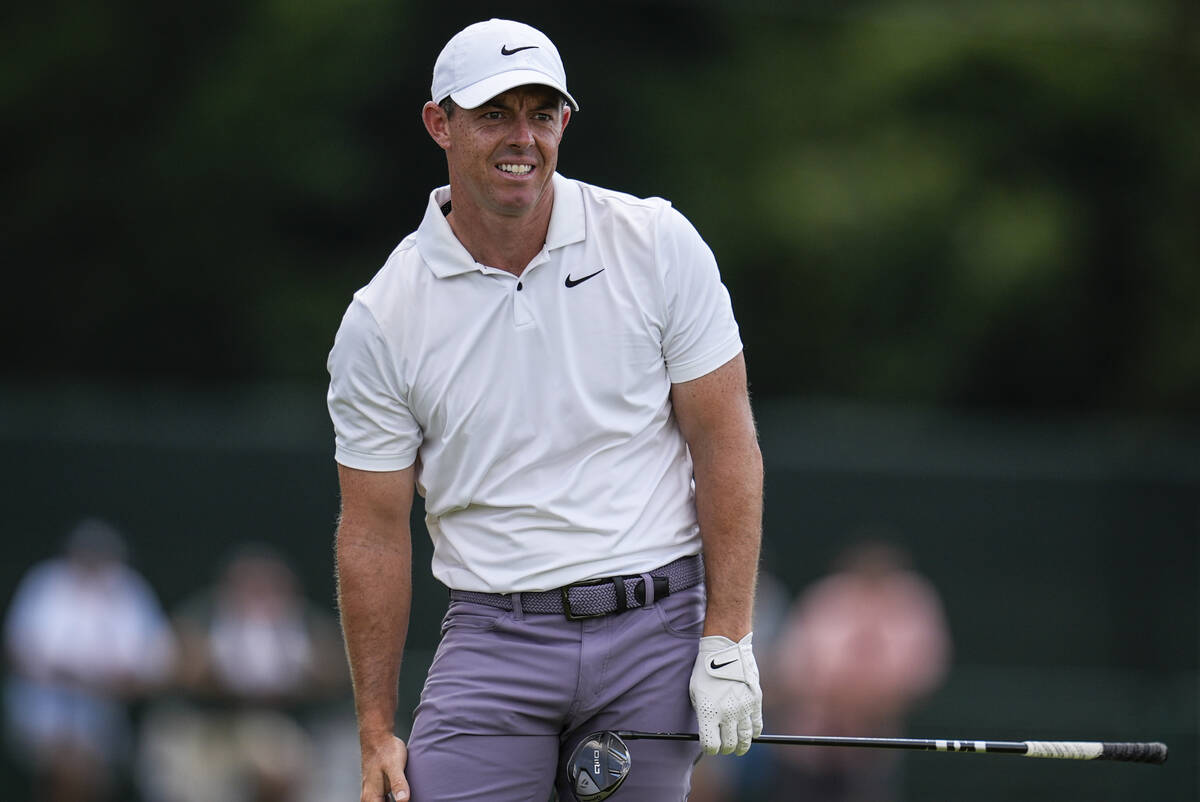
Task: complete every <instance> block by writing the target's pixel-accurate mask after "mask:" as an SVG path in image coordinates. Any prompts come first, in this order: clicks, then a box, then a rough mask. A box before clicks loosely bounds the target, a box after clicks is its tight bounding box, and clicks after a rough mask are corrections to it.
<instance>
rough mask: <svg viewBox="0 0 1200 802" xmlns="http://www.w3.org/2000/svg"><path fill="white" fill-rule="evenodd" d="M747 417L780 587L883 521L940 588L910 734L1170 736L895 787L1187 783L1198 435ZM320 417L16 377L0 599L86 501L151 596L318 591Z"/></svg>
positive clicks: (994, 760) (323, 580)
mask: <svg viewBox="0 0 1200 802" xmlns="http://www.w3.org/2000/svg"><path fill="white" fill-rule="evenodd" d="M758 414H759V419H760V428H761V435H762V441H763V448H764V453H765V458H766V462H767V470H768V479H767V507H766V510H767V512H766V548H767V553H768V556H769V566H770V568H771V570H772V572H773V573H774V574H775V575H776V576H777V577H778V578H779V579H780V580H781V581H782V583H783V584H784V585H785V586H786V587H787V588H788V589H789V590H791V591H793V592H795V591H798V590H800V589H802V588H803V587H804V586H805V585H806V584H807V583H808V582H810V581H812V580H813V579H815V578H817V577H818V576H820V575H821V574H822V573H823V572H824V571H825V570H826V569H827V567H828V565H829V561H830V560H831V558H832V557H833V556H834V555H835V554H836V552H837V551H838V550H839V549H840V548H841V547H842V546H843V545H845V544H847V543H848V542H849V541H850V540H851V539H852V538H854V537H855V536H856V535H857V534H858V533H860V532H861V530H862V529H863V528H864V527H884V528H886V529H887V530H888V531H890V532H891V533H893V535H894V537H896V539H898V540H899V541H900V542H902V543H903V544H904V545H905V546H907V547H908V549H909V550H910V551H911V553H912V554H913V556H914V560H915V563H916V565H917V567H918V568H919V569H920V570H921V571H922V572H923V573H925V574H926V575H927V576H928V577H929V578H930V579H931V580H932V581H933V583H934V584H935V585H936V586H937V588H938V590H939V591H940V592H941V594H942V596H943V600H944V602H945V605H946V609H947V612H948V616H949V621H950V626H951V630H952V635H953V640H954V664H953V668H952V670H951V673H950V676H949V679H948V681H947V683H946V684H945V685H944V686H943V688H942V689H941V690H940V691H939V692H938V693H937V694H936V695H935V696H934V697H933V698H932V699H931V700H930V701H929V703H928V704H926V705H925V706H924V707H923V708H922V709H921V710H920V711H919V713H918V714H917V715H916V716H915V717H914V719H913V720H912V721H911V723H910V727H909V731H910V734H912V735H915V736H928V737H950V738H996V739H1027V738H1029V739H1045V740H1052V739H1106V740H1164V741H1167V742H1168V743H1169V744H1170V746H1171V747H1172V755H1171V760H1170V762H1169V763H1168V764H1167V765H1166V766H1164V767H1146V766H1133V765H1120V764H1117V765H1107V764H1105V765H1100V764H1078V763H1074V762H1064V761H1029V760H1025V761H1021V760H1016V759H1013V758H1005V757H979V756H957V755H932V754H931V755H925V754H916V755H908V756H905V757H904V758H903V760H904V769H905V771H904V775H905V782H906V787H907V789H908V798H910V799H913V800H917V799H950V798H957V799H973V800H1012V799H1022V800H1062V799H1088V800H1124V799H1155V800H1168V799H1170V800H1185V799H1194V798H1196V791H1197V760H1196V752H1197V748H1198V742H1197V710H1198V700H1197V678H1198V676H1200V674H1198V672H1197V641H1198V637H1200V622H1198V614H1197V602H1198V599H1197V576H1198V571H1200V554H1198V549H1197V530H1198V528H1200V433H1198V432H1197V431H1196V430H1194V429H1192V430H1187V429H1180V428H1178V427H1174V428H1173V427H1167V426H1163V425H1151V424H1141V423H1137V422H1130V421H1088V422H1084V421H1073V420H1063V421H1059V422H1045V421H1042V422H1037V423H1033V422H1028V421H1024V422H1022V421H1015V420H994V419H981V418H971V419H960V418H954V417H950V416H947V415H945V414H935V413H922V412H897V411H895V410H879V409H860V408H848V407H844V406H835V405H828V406H826V405H816V404H801V403H780V402H768V403H762V404H760V405H759V407H758ZM327 430H328V426H327V423H326V419H325V415H324V407H323V390H322V388H320V387H316V388H312V389H311V390H305V391H299V390H295V389H254V390H236V391H230V392H229V393H227V394H219V393H212V392H206V393H204V394H190V393H152V394H147V393H106V392H101V391H98V390H95V389H94V388H91V389H71V388H57V389H54V390H38V391H23V390H18V389H15V388H9V390H8V391H7V392H5V393H4V394H3V398H2V400H0V459H2V464H3V466H4V468H3V470H4V474H3V482H0V503H2V504H3V509H4V511H5V518H4V520H5V523H4V527H5V537H4V538H3V546H2V548H3V560H2V561H0V594H2V599H0V600H2V601H3V602H4V603H5V604H7V600H8V598H9V596H10V595H11V592H12V589H13V587H14V586H15V583H16V581H17V580H18V579H19V577H20V576H21V574H22V573H23V572H24V571H25V569H26V568H27V567H28V566H29V565H30V564H31V563H32V562H34V561H35V560H38V559H42V558H45V557H47V556H50V555H51V554H53V553H54V552H55V551H56V550H57V547H58V545H59V542H60V541H61V538H62V537H63V535H65V533H66V532H67V530H68V528H69V527H70V526H71V524H72V523H73V522H74V521H75V520H77V519H78V518H79V517H81V516H83V515H100V516H103V517H106V518H108V519H110V520H111V521H113V522H114V523H116V524H117V525H119V526H120V527H121V528H122V529H123V530H124V531H125V532H126V534H127V535H128V537H129V539H130V542H131V547H132V548H131V552H132V559H133V562H134V564H135V565H136V566H137V567H138V568H140V569H141V570H142V571H143V572H144V573H145V574H146V575H147V576H148V577H149V578H150V580H151V581H152V582H153V584H154V585H155V587H156V589H157V590H158V592H159V594H160V596H161V597H162V599H163V601H164V603H165V604H166V605H167V606H168V607H170V606H172V605H173V604H175V603H177V602H179V601H180V600H182V599H183V598H184V597H186V596H188V595H190V594H191V593H193V592H195V591H196V590H197V589H199V588H200V587H201V586H203V585H205V584H207V583H208V581H209V580H210V579H211V578H212V576H213V574H214V572H215V571H216V569H217V567H218V565H219V564H220V561H221V560H222V559H223V557H224V556H225V555H226V553H227V552H228V550H229V549H230V548H231V547H233V546H234V545H235V544H238V543H241V542H244V541H247V540H256V541H265V542H268V543H271V544H274V545H276V546H278V547H280V548H281V549H283V550H285V551H286V552H287V554H289V555H290V556H291V558H292V559H293V560H294V562H295V565H296V567H297V568H298V570H299V572H300V575H301V577H302V580H303V582H304V586H305V590H306V592H307V594H308V595H309V596H311V597H312V598H314V599H315V600H317V601H318V602H321V603H325V604H327V605H329V606H330V608H332V605H333V580H332V559H331V548H332V533H333V529H334V521H335V516H336V513H337V487H336V473H335V469H334V466H333V462H332V458H331V451H332V449H331V444H330V438H329V435H328V431H327ZM417 514H418V515H419V511H418V513H417ZM429 554H430V549H429V547H428V544H427V542H426V539H425V537H424V535H423V530H422V529H421V528H420V527H418V528H417V537H416V565H417V577H416V597H415V602H414V607H415V610H416V613H415V618H414V624H413V627H412V631H411V638H410V651H409V658H408V665H409V668H410V670H409V671H408V672H406V674H405V676H404V680H403V685H404V695H405V697H406V704H407V705H409V706H411V703H412V702H414V701H415V695H416V693H417V691H418V690H419V684H420V679H421V673H422V669H423V667H424V664H425V663H426V662H427V661H428V659H429V655H430V650H431V649H432V648H433V647H434V645H435V644H436V637H437V622H438V620H439V618H440V614H441V610H442V608H443V606H444V603H445V594H444V590H443V589H441V588H440V586H439V585H437V583H436V582H435V581H433V580H432V579H431V578H430V577H429V575H428V570H427V568H426V566H427V565H428V559H429ZM6 774H7V775H8V776H9V777H14V776H18V775H16V774H15V768H14V767H13V766H11V765H10V764H6ZM13 782H16V780H13Z"/></svg>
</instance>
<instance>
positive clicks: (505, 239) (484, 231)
mask: <svg viewBox="0 0 1200 802" xmlns="http://www.w3.org/2000/svg"><path fill="white" fill-rule="evenodd" d="M460 199H462V202H460ZM450 200H451V204H452V205H451V209H450V214H449V215H447V216H446V221H447V222H448V223H449V224H450V230H452V231H453V232H454V236H456V237H457V238H458V241H459V242H461V243H462V245H463V247H464V248H466V249H467V253H469V254H471V258H472V259H474V260H475V261H476V262H478V263H480V264H482V265H487V266H488V267H495V268H499V269H500V270H505V271H507V272H509V273H512V274H513V275H514V276H519V275H521V273H523V272H524V271H525V267H526V265H528V264H529V263H530V262H531V261H533V257H535V256H537V255H538V253H540V252H541V250H542V246H543V245H545V244H546V232H547V231H549V229H550V212H551V211H552V210H553V208H554V187H553V185H551V186H549V187H547V188H546V192H545V193H544V194H543V195H542V197H541V198H539V199H538V202H537V204H536V205H535V206H534V207H533V208H532V209H529V210H528V211H527V212H525V213H524V214H520V215H502V214H497V213H495V212H492V211H489V210H487V209H484V208H482V207H480V206H479V205H477V204H474V203H471V202H470V197H469V195H468V194H467V193H465V192H462V193H456V192H455V191H454V186H453V182H451V187H450Z"/></svg>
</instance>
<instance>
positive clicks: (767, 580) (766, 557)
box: [688, 543, 792, 802]
mask: <svg viewBox="0 0 1200 802" xmlns="http://www.w3.org/2000/svg"><path fill="white" fill-rule="evenodd" d="M772 557H773V555H772V553H771V547H770V544H769V543H764V544H763V555H762V565H763V566H766V565H770V564H771V560H772ZM791 600H792V597H791V593H790V591H788V589H787V586H786V585H784V583H783V581H782V580H781V579H779V577H777V576H775V574H773V573H772V572H771V571H769V570H768V569H766V568H764V567H761V566H760V568H759V571H758V582H757V586H756V588H755V593H754V613H753V619H752V620H753V626H752V629H753V630H754V657H755V659H756V660H757V661H758V665H759V669H760V671H761V673H762V686H763V688H764V694H765V695H764V698H763V705H764V707H763V718H764V726H765V727H766V729H765V732H781V730H779V729H776V728H774V727H775V720H774V718H773V717H772V716H771V714H770V710H771V708H770V705H771V699H770V698H769V697H770V694H769V693H768V692H766V689H767V687H768V686H769V684H770V681H771V671H772V670H774V666H775V665H776V663H777V661H776V660H775V651H776V648H777V646H778V642H779V634H780V629H781V628H782V627H783V625H784V621H785V620H786V618H787V613H788V608H789V606H790V605H791ZM768 750H769V747H751V749H750V751H749V752H747V753H746V754H744V755H742V756H740V757H736V756H734V755H704V756H702V757H701V758H700V762H699V763H697V764H696V768H695V769H694V770H693V771H692V789H691V793H690V794H689V795H688V802H745V800H749V799H758V798H759V797H761V795H762V792H763V786H764V783H766V782H769V781H770V766H771V759H772V756H771V754H770V752H769V751H768Z"/></svg>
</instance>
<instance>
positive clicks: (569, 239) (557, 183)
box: [417, 173, 587, 278]
mask: <svg viewBox="0 0 1200 802" xmlns="http://www.w3.org/2000/svg"><path fill="white" fill-rule="evenodd" d="M551 180H552V181H553V182H554V208H553V209H551V210H550V227H549V228H548V229H547V231H546V250H548V251H549V250H553V249H554V248H561V247H563V246H565V245H571V244H573V243H576V242H582V241H583V239H584V237H585V235H586V233H587V225H586V221H585V218H584V213H583V189H581V188H580V186H579V184H578V183H577V182H575V181H572V180H571V179H569V178H564V177H563V176H562V175H560V174H558V173H555V174H554V176H553V178H552V179H551ZM449 200H450V187H449V186H444V187H438V188H437V189H435V190H434V191H433V192H431V193H429V203H428V204H427V205H426V206H425V217H424V218H423V219H422V220H421V225H420V226H418V227H417V250H418V252H420V254H421V258H422V259H424V260H425V264H427V265H429V269H430V270H432V271H433V274H434V275H435V276H437V277H438V278H449V277H450V276H457V275H460V274H462V273H469V272H471V271H472V270H478V269H479V265H478V264H477V263H476V262H475V260H474V259H473V258H471V254H470V253H469V252H468V251H467V249H466V248H465V247H463V244H462V243H461V242H459V241H458V237H456V236H454V230H453V229H452V228H450V223H449V222H448V221H447V220H446V215H444V214H442V206H444V205H445V204H446V202H447V201H449Z"/></svg>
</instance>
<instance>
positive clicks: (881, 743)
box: [617, 730, 1167, 763]
mask: <svg viewBox="0 0 1200 802" xmlns="http://www.w3.org/2000/svg"><path fill="white" fill-rule="evenodd" d="M617 735H618V736H620V737H621V738H624V739H626V740H637V739H655V740H670V741H697V740H699V739H700V736H699V735H697V734H696V733H694V732H641V731H637V730H623V731H618V732H617ZM754 743H763V744H793V745H800V746H843V747H858V748H866V749H914V750H918V751H923V752H969V753H975V754H1002V755H1022V756H1024V757H1043V758H1058V759H1067V760H1119V761H1125V762H1135V763H1165V762H1166V760H1167V746H1166V744H1162V743H1157V742H1154V743H1108V742H1100V741H956V740H935V739H926V738H853V737H846V736H832V735H831V736H822V735H760V736H759V737H757V738H755V739H754Z"/></svg>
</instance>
